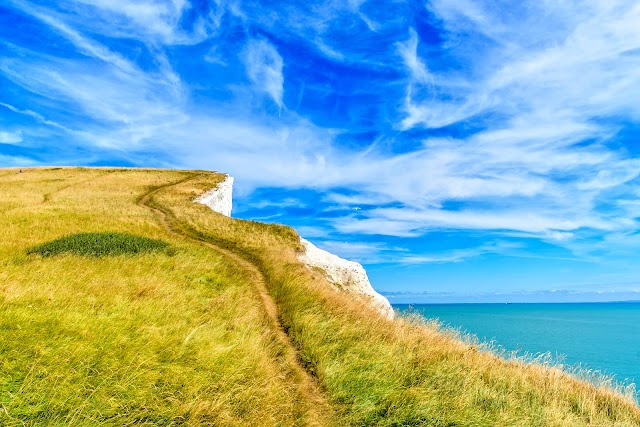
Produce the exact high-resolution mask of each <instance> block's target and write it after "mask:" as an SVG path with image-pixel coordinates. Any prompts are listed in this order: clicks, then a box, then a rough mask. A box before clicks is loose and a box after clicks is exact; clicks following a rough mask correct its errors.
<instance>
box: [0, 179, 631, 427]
mask: <svg viewBox="0 0 640 427" xmlns="http://www.w3.org/2000/svg"><path fill="white" fill-rule="evenodd" d="M189 177H192V179H189V180H187V181H183V182H180V183H177V182H178V181H180V180H182V179H185V178H189ZM220 179H221V177H220V176H219V175H216V174H209V173H198V174H195V173H188V172H168V171H163V172H160V171H122V170H119V171H107V170H86V169H83V170H69V169H63V170H57V171H54V170H39V171H34V170H29V171H27V172H26V173H24V174H17V173H16V171H15V170H0V333H1V334H2V337H3V339H2V341H0V404H1V405H2V406H0V424H7V425H12V424H15V425H22V422H25V423H26V424H28V425H40V424H44V423H47V422H48V423H50V424H59V425H69V424H77V425H92V424H95V423H96V422H98V421H100V422H104V423H111V424H114V425H123V424H126V423H134V422H135V423H140V422H148V423H149V424H154V425H158V424H165V425H175V424H180V423H187V424H193V425H198V424H213V425H294V424H297V425H304V424H311V423H315V424H320V425H322V424H327V425H329V424H333V425H340V426H342V425H397V426H399V425H442V426H444V425H478V426H481V425H487V426H490V425H589V424H590V425H627V426H638V425H640V411H639V410H638V408H637V406H636V405H635V404H633V403H632V402H630V401H628V400H625V399H623V398H621V397H620V396H618V395H615V394H614V393H612V392H610V391H608V390H606V389H595V388H594V387H592V386H590V385H588V384H585V383H582V382H579V381H576V380H573V379H571V378H569V377H567V376H565V375H563V374H561V373H560V372H557V371H554V370H548V369H545V368H542V367H538V366H530V365H522V364H518V363H508V362H505V361H502V360H500V359H498V358H496V357H494V356H491V355H488V354H485V353H481V352H477V351H475V350H474V349H473V348H471V347H469V346H467V345H464V344H462V343H460V342H458V341H456V340H454V339H452V338H450V337H448V336H445V335H443V334H441V333H439V332H438V331H437V330H435V329H433V328H431V327H429V326H421V325H417V324H412V323H411V322H409V321H395V322H388V321H386V320H384V319H383V318H381V317H379V316H377V315H376V314H375V313H374V312H372V311H371V310H369V309H368V308H367V307H365V306H363V305H362V304H360V303H358V302H357V301H354V300H353V299H352V298H350V297H349V296H346V295H344V294H341V293H340V292H337V291H336V290H334V289H332V288H331V287H330V286H328V285H327V283H326V282H325V281H324V279H323V278H322V277H319V276H318V275H317V274H315V273H312V272H309V271H308V270H307V269H306V268H304V267H303V266H302V265H300V264H299V263H298V262H297V261H296V258H295V250H296V248H297V246H298V243H297V236H296V235H295V232H293V230H291V229H289V228H287V227H283V226H276V225H266V224H260V223H255V222H249V221H240V220H233V219H229V218H225V217H223V216H221V215H217V214H214V213H212V212H211V211H209V210H208V209H207V208H206V207H204V206H200V205H196V204H193V203H192V202H191V201H190V200H191V199H192V198H193V196H194V195H196V194H198V193H200V192H202V191H203V190H205V189H208V188H211V187H212V186H213V185H215V183H216V182H218V181H219V180H220ZM171 183H177V184H176V185H171V186H167V187H166V188H163V189H161V190H159V191H157V192H156V193H154V194H153V195H152V196H151V197H149V198H147V199H146V200H144V201H145V202H146V203H148V204H149V206H150V207H152V208H155V209H157V210H159V211H162V212H164V213H165V216H166V221H161V220H160V219H161V218H162V216H160V215H157V212H154V211H152V210H151V209H149V208H147V207H145V206H142V205H140V204H138V203H136V202H137V201H139V200H140V199H141V196H142V194H144V193H145V192H146V191H148V188H149V187H150V186H161V185H166V184H171ZM163 222H164V223H165V224H164V225H169V226H170V227H171V228H172V229H174V230H176V231H178V232H179V233H181V234H182V235H185V236H190V237H191V238H192V239H193V238H195V239H200V240H202V241H204V242H207V243H208V244H209V245H217V246H219V247H222V248H226V249H227V250H230V251H231V252H233V254H232V255H233V256H231V255H230V254H225V252H219V251H216V250H212V249H211V247H208V246H205V245H204V244H199V243H198V242H196V241H194V240H190V239H188V238H183V237H180V236H179V235H178V234H175V233H170V232H168V231H167V230H166V229H165V228H164V226H163ZM100 231H117V232H129V233H133V234H138V235H142V236H145V237H150V238H157V239H162V240H164V241H167V242H169V243H170V244H171V245H172V246H174V247H176V248H177V250H176V251H175V252H176V253H175V255H173V256H168V255H167V254H165V253H150V254H143V255H136V256H118V257H105V258H101V259H92V258H82V257H76V256H62V257H56V258H47V259H42V258H39V257H34V256H30V257H27V256H26V255H25V249H26V248H28V247H29V246H32V245H35V244H38V243H42V242H44V241H47V240H52V239H55V238H58V237H60V236H61V235H64V234H69V233H78V232H100ZM238 255H239V256H241V257H242V258H243V259H244V260H248V261H250V263H251V264H253V265H255V266H257V268H258V269H259V270H260V272H261V273H262V275H263V276H264V279H265V280H264V281H265V284H266V286H267V288H268V291H269V294H270V295H271V297H273V299H274V300H275V302H276V307H277V310H278V315H279V318H280V322H281V323H282V325H283V326H284V328H285V329H286V331H287V334H288V336H289V338H290V340H291V341H292V342H293V343H294V345H295V347H296V350H297V354H298V356H299V358H300V361H301V363H302V365H303V366H304V367H305V369H306V371H307V372H309V373H311V374H312V375H313V376H314V378H315V382H316V383H317V384H319V386H320V387H321V389H322V391H323V395H324V398H325V399H326V401H328V402H329V405H327V406H323V405H322V404H321V405H320V408H321V412H322V413H323V414H320V415H318V409H317V407H316V406H317V405H318V402H317V401H314V400H312V399H311V400H310V399H309V396H308V394H307V393H305V391H304V390H303V389H302V387H301V382H300V380H299V378H298V375H297V374H296V372H297V371H296V367H295V366H291V364H292V362H291V360H290V358H287V357H285V356H286V354H287V350H288V347H287V343H286V342H283V341H282V340H281V339H279V331H278V328H277V325H275V326H274V324H273V322H270V321H269V316H268V313H267V310H266V309H265V306H264V301H261V297H260V295H258V292H257V291H256V287H255V281H256V277H255V274H254V272H252V271H251V268H247V265H249V264H248V263H247V264H246V265H245V264H243V263H242V262H239V258H237V257H238ZM234 257H236V258H234ZM244 262H245V263H246V261H244ZM313 407H316V409H315V411H314V408H313Z"/></svg>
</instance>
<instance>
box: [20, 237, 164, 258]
mask: <svg viewBox="0 0 640 427" xmlns="http://www.w3.org/2000/svg"><path fill="white" fill-rule="evenodd" d="M168 247H169V244H168V243H166V242H163V241H162V240H157V239H149V238H147V237H142V236H136V235H133V234H129V233H78V234H71V235H69V236H64V237H61V238H59V239H55V240H52V241H50V242H47V243H43V244H41V245H38V246H34V247H32V248H29V249H28V250H27V254H28V255H32V254H38V255H40V256H42V257H51V256H56V255H61V254H72V255H81V256H90V257H104V256H114V255H137V254H140V253H144V252H157V251H161V250H166V249H167V248H168Z"/></svg>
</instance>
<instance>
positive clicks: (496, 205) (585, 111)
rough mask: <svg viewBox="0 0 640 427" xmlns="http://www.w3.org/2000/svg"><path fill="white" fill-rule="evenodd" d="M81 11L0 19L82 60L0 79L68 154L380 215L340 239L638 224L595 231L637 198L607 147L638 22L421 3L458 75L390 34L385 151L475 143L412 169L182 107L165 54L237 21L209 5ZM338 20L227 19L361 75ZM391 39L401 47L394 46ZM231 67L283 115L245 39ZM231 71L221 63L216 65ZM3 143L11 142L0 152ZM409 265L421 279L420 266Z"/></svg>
mask: <svg viewBox="0 0 640 427" xmlns="http://www.w3.org/2000/svg"><path fill="white" fill-rule="evenodd" d="M79 3H82V4H83V5H84V6H83V7H85V6H86V8H88V9H82V8H77V7H75V6H77V5H78V2H75V3H74V4H75V6H74V7H72V6H69V7H68V9H60V10H57V11H56V12H54V11H52V10H49V9H46V8H42V7H38V6H34V5H33V4H32V3H28V2H25V1H20V0H15V1H12V3H11V4H13V5H16V6H17V7H18V8H19V9H21V10H22V11H24V12H25V13H28V14H30V15H32V16H33V17H35V18H36V19H38V20H40V21H41V22H43V23H44V24H46V26H47V28H49V29H51V30H53V31H55V33H56V34H58V35H60V36H62V37H64V38H65V39H66V40H68V41H69V42H70V43H71V44H72V45H73V46H74V47H75V49H76V50H77V52H78V53H81V54H82V55H83V57H82V58H78V57H76V56H74V57H71V58H64V59H61V58H59V57H54V56H51V55H44V54H39V53H36V52H33V51H30V50H28V49H19V48H14V49H13V52H14V53H15V55H13V56H12V57H10V56H7V57H5V58H4V59H2V60H1V61H0V72H2V74H3V76H4V77H6V78H8V79H10V80H11V81H13V82H14V83H15V84H17V85H19V86H20V87H21V88H23V89H24V90H26V91H28V92H31V93H34V94H37V95H39V96H40V97H43V98H44V99H46V100H47V102H49V103H55V105H56V106H57V107H58V108H59V110H61V111H74V112H78V113H79V114H80V115H81V118H82V119H83V120H84V119H86V123H78V122H65V121H63V120H58V118H56V120H51V119H49V118H47V117H49V115H48V114H45V113H43V112H41V111H40V110H38V108H37V107H38V106H37V105H34V106H30V107H29V109H26V108H24V107H20V106H13V103H11V105H10V104H9V103H0V105H3V106H4V107H6V108H9V109H10V110H12V111H13V112H15V113H20V114H23V115H26V116H30V117H33V118H35V119H36V120H37V121H39V122H40V123H43V124H45V125H47V126H49V127H55V128H57V129H58V130H59V131H64V132H67V133H68V134H70V135H72V136H73V137H74V138H76V139H77V140H79V141H81V144H91V145H93V146H96V145H97V146H100V147H111V148H114V149H117V150H122V151H123V152H124V151H129V152H131V156H132V158H133V159H135V158H138V159H139V161H140V163H141V164H143V163H145V162H146V161H147V157H146V155H147V154H145V153H149V152H153V153H158V157H162V158H165V159H167V160H166V165H167V166H178V167H192V168H207V169H217V170H221V171H224V172H230V173H232V174H234V175H236V176H237V177H238V178H239V179H238V186H239V187H242V186H244V187H245V188H248V189H250V188H254V187H257V186H279V187H295V188H299V187H312V188H317V189H321V190H332V189H335V188H337V187H339V188H341V189H346V190H348V191H346V193H348V195H343V194H339V193H338V192H332V193H331V194H329V195H328V196H327V197H326V201H329V202H333V203H337V204H340V205H346V206H348V207H354V206H360V205H363V206H364V205H368V206H369V207H370V206H378V205H379V206H380V208H379V209H363V210H362V211H359V215H358V217H355V216H347V217H343V218H337V219H335V220H333V225H334V226H335V227H336V229H337V230H338V231H341V232H344V233H354V234H358V233H363V234H372V233H377V234H386V235H395V236H419V235H422V234H424V233H426V232H428V231H429V230H433V229H464V230H483V231H489V232H491V233H494V232H496V233H497V232H499V233H511V235H516V234H518V235H519V236H527V237H538V238H543V239H547V240H551V241H554V242H557V243H558V244H563V245H570V244H571V241H572V240H573V239H574V238H579V236H580V235H581V233H583V231H584V230H585V229H591V230H598V232H600V233H610V234H611V235H615V236H625V234H624V233H627V232H629V230H633V229H635V228H637V226H638V225H637V223H636V221H635V218H636V217H637V216H638V215H637V212H638V209H637V207H633V206H632V205H631V204H626V205H619V206H618V208H617V209H618V210H616V211H611V212H609V213H604V212H603V211H602V209H601V208H600V205H601V204H602V203H603V202H607V201H608V200H609V198H610V197H611V196H610V195H611V194H612V193H616V194H627V195H628V194H633V193H634V191H636V192H637V191H640V190H638V185H637V183H635V182H634V180H636V179H637V177H638V171H639V170H640V164H639V163H638V161H637V160H634V159H631V158H630V155H629V154H628V153H625V152H624V151H622V150H617V149H615V148H612V147H611V146H609V145H608V142H609V141H610V140H611V138H612V137H614V136H615V135H616V132H617V131H618V130H619V128H620V126H621V125H620V121H624V120H631V121H636V122H637V121H639V120H640V104H638V102H637V100H638V99H640V71H639V70H640V55H639V54H638V52H640V50H638V49H640V32H638V31H637V22H639V21H640V6H637V5H632V4H629V5H626V4H624V3H622V2H620V3H619V4H617V5H615V7H609V6H607V5H605V4H604V3H601V2H591V3H586V4H585V5H584V7H582V6H581V7H577V6H575V5H573V6H572V5H568V6H566V5H565V3H561V4H556V5H554V6H553V8H549V4H548V3H546V6H545V5H539V4H538V3H529V4H526V5H524V6H522V7H523V8H525V9H527V10H528V12H527V13H526V14H525V13H524V11H523V10H521V9H520V6H519V5H515V6H514V11H513V14H512V15H513V16H512V17H510V14H504V13H502V12H501V11H498V10H496V7H497V6H494V5H493V3H490V2H485V3H483V2H469V1H433V2H431V3H430V5H429V8H430V10H431V11H432V12H433V13H434V14H435V15H436V17H437V18H438V19H439V21H438V22H441V23H442V25H443V27H444V28H445V29H446V30H447V31H448V33H447V35H446V37H448V40H446V44H447V46H448V49H447V51H446V52H445V53H446V54H448V55H450V56H451V57H450V58H449V59H450V61H451V62H452V63H455V64H456V65H457V66H456V67H454V68H455V69H450V68H447V67H445V66H442V65H441V64H440V67H438V64H437V63H432V61H431V60H430V58H424V57H422V56H421V55H420V52H424V51H425V50H428V49H424V50H423V49H420V47H421V45H420V43H421V41H420V40H419V39H420V37H419V36H418V34H417V32H416V31H415V30H413V29H411V30H408V34H409V37H408V38H407V29H406V28H403V29H402V31H401V32H398V34H397V38H396V39H394V40H392V41H391V42H389V43H388V46H390V49H391V50H393V49H395V53H394V55H395V56H394V55H392V56H391V59H390V61H389V64H383V65H382V66H385V67H396V68H397V71H400V72H404V73H405V74H406V77H404V78H403V79H400V81H395V82H390V85H404V84H406V89H407V90H406V92H405V93H404V98H403V99H398V100H396V101H397V104H394V105H398V104H399V105H403V106H404V112H405V113H406V114H405V115H404V116H403V117H401V119H400V122H399V123H397V125H398V127H399V128H400V132H399V134H398V136H397V137H398V140H399V141H400V142H406V141H403V140H402V138H404V137H405V135H406V133H404V132H403V130H413V129H412V128H417V127H422V128H424V127H431V128H438V127H442V126H447V125H452V124H457V123H459V122H461V121H462V120H464V119H466V118H469V117H472V116H475V117H476V118H477V123H478V128H477V129H475V130H474V131H473V132H468V133H463V134H462V136H459V137H457V138H435V137H430V138H426V139H425V140H424V141H415V140H411V141H409V142H410V143H411V146H412V149H411V151H408V152H402V149H400V148H399V147H393V146H392V147H391V148H389V147H386V148H385V147H384V146H377V145H376V146H373V147H371V148H368V149H367V150H366V151H360V150H358V149H356V148H348V149H347V148H344V146H341V145H340V144H338V143H337V142H336V133H337V132H336V131H335V130H332V129H323V128H321V127H320V126H316V125H314V124H313V123H311V122H309V121H307V120H305V119H304V118H302V117H299V116H297V115H295V113H293V112H287V111H285V113H286V114H283V116H285V117H282V118H281V119H276V118H274V117H269V115H268V114H265V113H264V111H257V112H256V111H255V110H260V108H254V110H251V108H250V107H255V105H253V104H252V103H251V102H247V101H246V100H243V99H231V100H225V101H224V102H222V101H216V102H215V103H213V102H212V103H210V104H207V103H205V104H203V105H197V104H196V103H195V102H194V100H193V99H191V97H190V95H191V93H190V91H191V90H192V89H193V88H190V87H189V86H188V85H187V84H186V83H185V82H183V81H182V78H181V76H180V75H179V74H178V73H177V72H176V70H174V69H173V67H172V62H171V61H172V58H171V56H170V55H169V54H168V52H169V48H168V47H167V46H168V45H175V44H181V43H195V42H197V41H198V40H202V39H203V37H205V38H206V37H207V36H208V35H210V34H211V32H212V31H214V30H215V27H216V26H217V25H219V23H220V22H221V19H223V15H224V13H226V12H225V11H227V10H232V12H231V13H232V14H234V16H240V15H243V13H242V10H241V9H240V6H238V5H225V4H224V2H220V4H219V5H218V6H217V8H216V9H215V11H214V12H212V13H213V14H212V15H210V16H206V17H202V20H204V21H206V22H204V21H202V20H201V22H202V26H201V27H198V26H197V25H195V26H193V27H192V28H188V29H185V28H183V26H182V24H181V17H183V15H184V14H185V13H187V12H188V11H189V10H190V7H191V6H190V4H189V3H188V2H186V1H174V2H161V1H152V0H146V1H142V2H138V3H136V4H132V3H129V2H123V1H115V2H108V1H106V0H99V1H95V2H89V1H88V0H86V1H85V0H83V1H81V2H79ZM337 3H338V2H333V3H331V4H329V3H327V4H323V5H321V6H317V7H316V8H315V9H317V14H313V13H302V12H300V11H298V10H295V8H284V9H283V11H282V12H283V14H284V15H285V17H284V18H282V19H281V16H280V15H281V14H280V15H279V14H275V15H278V16H275V15H273V14H272V15H270V16H253V15H252V14H250V13H248V12H247V13H246V14H244V17H243V18H242V19H244V20H245V21H243V22H244V24H245V25H246V26H247V27H249V26H250V25H252V23H255V20H260V22H263V21H269V20H272V21H273V23H272V25H273V27H268V28H276V27H277V26H278V25H280V26H282V24H283V22H284V21H283V19H284V20H285V21H286V23H290V24H291V25H292V27H291V28H286V31H293V32H296V34H297V35H298V36H299V37H302V36H303V35H309V38H308V40H307V42H308V43H310V44H311V45H313V46H314V47H315V49H318V50H321V51H322V52H323V54H324V55H325V56H326V57H327V58H331V59H332V60H335V61H344V62H346V63H349V62H353V61H355V62H357V61H361V62H362V63H366V65H367V66H369V65H371V62H368V61H371V60H370V59H369V58H367V57H366V56H367V55H366V54H363V55H362V56H358V55H350V54H349V53H348V48H349V46H345V45H338V44H337V43H336V42H335V40H334V39H333V38H332V37H331V36H332V35H331V29H332V26H331V25H332V21H333V20H334V19H333V18H335V17H337V16H340V17H342V18H344V15H343V13H346V12H344V11H345V10H346V9H349V10H350V12H349V13H351V14H355V15H357V13H361V12H360V10H361V9H363V8H364V7H365V6H366V4H365V3H363V2H359V1H356V2H352V3H351V5H350V6H349V5H345V6H340V5H338V4H337ZM543 3H544V2H543ZM516 6H517V7H516ZM543 6H544V7H546V9H544V10H543V9H542V8H543ZM246 7H247V8H249V5H247V6H246ZM312 9H313V8H312ZM87 10H89V11H92V12H95V13H96V14H97V16H96V20H95V21H91V20H86V17H85V16H82V13H86V12H87ZM249 10H250V11H251V10H252V9H250V8H249ZM571 10H577V12H576V13H570V12H569V11H571ZM354 11H356V12H357V13H356V12H354ZM307 12H308V11H307ZM347 16H348V17H350V16H351V15H347ZM285 18H286V19H285ZM252 19H253V20H254V21H251V20H252ZM79 21H87V22H79ZM341 22H351V21H348V20H347V21H341ZM523 22H524V24H526V25H524V24H523V25H521V23H523ZM536 22H537V23H538V24H536V25H534V24H533V23H536ZM198 25H199V24H198ZM265 25H266V24H265ZM283 31H284V30H283ZM105 37H129V38H134V39H136V40H140V41H142V43H143V44H145V45H147V47H148V50H147V53H149V54H150V57H151V59H152V60H151V61H150V63H149V64H147V66H146V67H144V68H143V67H141V66H139V65H137V64H136V62H135V61H133V60H132V59H131V58H129V57H128V56H126V55H124V54H121V53H118V51H117V49H116V48H108V47H107V46H106V45H105V44H103V43H100V42H98V41H97V40H103V39H104V38H105ZM391 39H392V38H391V37H388V38H386V39H385V40H387V41H389V40H391ZM398 39H399V40H403V41H401V42H399V43H395V41H396V40H398ZM210 52H212V55H213V56H212V57H211V58H210V59H212V60H216V61H218V60H223V58H222V57H220V56H217V55H218V54H220V55H221V53H219V52H218V51H217V50H215V49H213V48H212V49H211V50H210ZM366 53H367V54H368V53H371V52H369V51H367V52H366ZM240 57H241V60H242V61H243V65H244V67H245V70H246V74H247V76H248V78H249V80H250V82H251V85H252V89H253V90H254V91H257V92H259V93H260V95H261V96H266V97H268V98H269V99H270V100H272V101H273V102H274V103H275V104H276V105H277V106H278V107H279V108H280V109H282V110H286V109H285V105H284V78H285V77H284V73H285V71H286V69H285V67H284V63H283V58H282V56H281V55H280V54H279V53H278V51H277V49H276V48H275V47H274V46H273V45H272V44H271V43H269V42H268V41H267V40H265V39H256V38H254V39H250V40H249V41H248V42H247V43H246V45H245V48H244V50H243V52H242V53H241V54H240ZM235 59H236V58H231V57H230V58H228V60H229V62H230V63H231V62H232V61H233V60H235ZM400 59H401V60H402V61H400ZM427 64H429V67H427ZM232 67H233V64H231V65H229V73H232V72H233V69H232ZM402 87H404V86H402ZM217 89H219V90H225V89H226V88H217ZM332 89H333V88H331V87H329V88H328V89H327V90H328V91H331V90H332ZM379 90H380V91H385V90H386V86H383V87H381V88H379ZM229 92H233V91H232V90H231V91H229ZM34 110H36V111H38V112H36V111H34ZM250 110H251V111H250ZM474 123H475V122H474ZM76 128H77V130H76ZM410 138H413V137H410ZM0 139H5V140H7V139H11V137H10V136H7V135H4V136H3V135H2V134H0ZM390 139H391V138H390ZM391 144H392V143H391ZM398 145H401V144H398ZM136 156H138V157H136ZM616 197H617V196H616ZM387 205H393V208H391V207H389V206H387ZM452 205H453V207H452ZM316 233H317V230H316ZM310 237H312V236H310ZM335 249H338V250H339V248H337V247H336V248H335ZM355 249H357V248H354V250H355ZM360 249H362V250H365V249H375V248H370V247H369V248H360ZM378 249H379V248H378ZM345 250H346V249H345ZM345 253H346V252H345ZM354 253H355V252H354ZM423 257H426V258H424V259H423V261H424V262H426V261H428V259H427V258H429V256H428V255H424V256H423ZM445 257H449V259H453V258H456V257H458V258H460V257H459V256H458V255H457V254H445ZM452 257H453V258H452ZM436 258H437V257H436Z"/></svg>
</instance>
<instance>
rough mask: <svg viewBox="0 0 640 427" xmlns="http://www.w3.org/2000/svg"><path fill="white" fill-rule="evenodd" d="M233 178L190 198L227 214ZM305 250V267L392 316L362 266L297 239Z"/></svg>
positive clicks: (389, 306)
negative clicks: (194, 197) (321, 273)
mask: <svg viewBox="0 0 640 427" xmlns="http://www.w3.org/2000/svg"><path fill="white" fill-rule="evenodd" d="M232 193H233V178H232V177H231V176H228V175H227V177H226V178H225V179H224V181H222V182H220V183H219V184H218V185H217V186H216V187H215V188H213V189H211V190H209V191H207V192H206V193H204V194H203V195H201V196H200V197H198V198H197V199H195V200H194V201H195V202H197V203H202V204H203V205H207V206H209V208H211V209H212V210H214V211H215V212H218V213H221V214H222V215H225V216H229V217H230V216H231V206H232ZM300 243H302V246H304V248H305V252H304V253H303V254H301V255H299V256H298V259H299V260H300V261H302V262H303V263H304V264H305V265H306V266H307V267H308V268H314V267H316V268H320V269H321V270H322V271H324V273H325V275H326V277H327V280H329V282H331V283H333V284H334V285H336V286H337V287H339V288H340V289H342V290H344V291H346V292H350V293H353V294H355V295H357V296H359V297H362V298H364V299H365V300H367V301H368V302H370V303H371V305H373V307H375V308H376V309H377V310H378V311H380V313H382V314H383V315H384V316H386V317H388V318H389V319H392V318H393V317H394V313H393V308H391V304H389V300H387V299H386V298H385V297H383V296H382V295H380V294H379V293H377V292H376V291H375V289H373V287H372V286H371V283H369V278H368V277H367V272H366V271H365V269H364V267H362V265H360V264H358V263H357V262H354V261H348V260H346V259H342V258H340V257H338V256H336V255H334V254H332V253H329V252H327V251H324V250H322V249H319V248H317V247H316V246H314V245H313V243H311V242H309V241H308V240H305V239H303V238H300Z"/></svg>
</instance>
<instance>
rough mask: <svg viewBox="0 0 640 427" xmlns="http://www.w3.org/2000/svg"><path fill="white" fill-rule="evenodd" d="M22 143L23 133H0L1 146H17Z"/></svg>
mask: <svg viewBox="0 0 640 427" xmlns="http://www.w3.org/2000/svg"><path fill="white" fill-rule="evenodd" d="M19 142H22V131H17V132H11V131H0V143H1V144H17V143H19Z"/></svg>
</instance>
